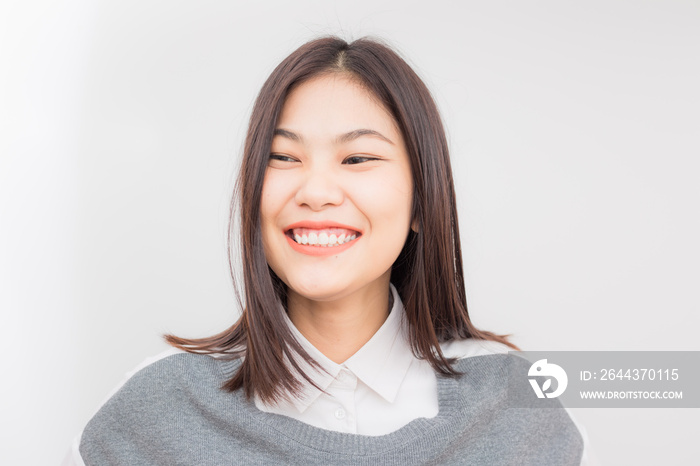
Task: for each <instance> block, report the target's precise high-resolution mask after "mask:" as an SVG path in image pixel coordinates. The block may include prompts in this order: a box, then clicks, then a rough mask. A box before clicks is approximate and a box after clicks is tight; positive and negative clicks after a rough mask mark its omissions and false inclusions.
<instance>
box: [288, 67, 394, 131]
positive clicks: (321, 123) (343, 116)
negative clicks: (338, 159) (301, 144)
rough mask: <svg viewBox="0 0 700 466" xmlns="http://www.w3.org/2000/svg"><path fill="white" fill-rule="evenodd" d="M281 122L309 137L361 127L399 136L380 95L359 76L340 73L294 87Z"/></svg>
mask: <svg viewBox="0 0 700 466" xmlns="http://www.w3.org/2000/svg"><path fill="white" fill-rule="evenodd" d="M277 126H278V127H283V128H286V129H290V130H292V131H295V132H297V131H299V132H301V133H303V134H304V136H305V137H309V138H314V137H318V138H327V137H335V136H336V135H337V134H340V133H344V132H347V131H351V130H354V129H357V128H368V129H372V130H376V131H379V132H381V133H382V134H386V135H387V136H389V137H390V138H391V139H394V140H395V138H398V137H399V130H398V127H397V125H396V122H395V120H394V118H393V116H392V115H391V113H390V112H389V111H388V110H387V108H386V107H385V106H384V105H383V104H382V103H381V102H380V101H379V99H378V98H377V97H376V96H375V95H374V94H373V93H372V92H371V91H369V90H368V89H367V88H365V87H364V86H362V85H361V84H359V83H358V82H357V81H356V80H353V79H350V78H349V77H347V76H344V75H342V74H337V73H336V74H330V75H322V76H318V77H314V78H311V79H310V80H308V81H305V82H303V83H301V84H300V85H298V86H297V87H295V88H293V90H292V91H291V92H290V93H289V95H288V96H287V99H286V100H285V103H284V106H283V107H282V112H281V113H280V116H279V119H278V124H277Z"/></svg>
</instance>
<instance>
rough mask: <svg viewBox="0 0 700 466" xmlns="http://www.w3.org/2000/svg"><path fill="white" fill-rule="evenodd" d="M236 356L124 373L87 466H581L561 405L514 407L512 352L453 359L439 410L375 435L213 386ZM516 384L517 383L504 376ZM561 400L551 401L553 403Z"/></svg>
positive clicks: (95, 431)
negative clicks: (276, 409)
mask: <svg viewBox="0 0 700 466" xmlns="http://www.w3.org/2000/svg"><path fill="white" fill-rule="evenodd" d="M239 364H240V361H223V360H220V359H214V358H212V357H209V356H205V355H196V354H189V353H180V354H175V355H171V356H169V357H167V358H165V359H162V360H160V361H158V362H155V363H153V364H151V365H149V366H147V367H145V368H144V369H142V370H141V371H139V372H138V373H136V374H135V375H134V376H133V377H131V378H130V379H129V380H128V381H127V383H126V384H125V385H124V386H123V387H122V388H121V389H120V390H119V391H118V392H117V393H116V394H115V395H114V396H113V397H112V398H111V399H110V400H109V401H108V402H107V403H106V404H105V405H104V406H102V408H101V409H100V410H99V411H98V413H97V414H96V415H95V416H94V417H93V418H92V420H90V422H89V423H88V424H87V426H86V427H85V430H84V431H83V435H82V439H81V443H80V453H81V456H82V458H83V460H84V461H85V464H86V465H88V466H90V465H100V466H102V465H168V466H174V465H188V466H191V465H271V464H290V465H351V464H352V465H355V464H358V465H400V466H406V465H413V464H431V465H443V464H444V465H451V464H470V465H538V466H542V465H547V466H550V465H578V464H580V462H581V456H582V451H583V440H582V438H581V435H580V433H579V431H578V429H577V428H576V427H575V425H574V424H573V422H572V421H571V419H570V417H569V416H568V414H567V413H566V411H565V410H564V409H562V408H556V407H555V408H534V409H533V408H512V407H511V406H514V405H516V404H517V405H518V406H522V404H518V402H517V400H515V402H514V398H518V397H525V396H530V397H531V396H532V393H531V391H530V390H531V389H530V387H529V385H528V384H527V380H526V379H525V377H523V384H522V385H521V386H520V388H518V389H517V390H513V387H512V386H511V387H510V388H509V387H508V385H509V384H507V383H506V378H507V377H508V375H509V374H512V373H513V371H518V372H520V373H526V372H527V367H529V363H527V362H526V361H524V360H523V359H521V358H519V357H515V356H509V355H507V354H492V355H486V356H475V357H469V358H465V359H461V360H459V361H458V362H457V363H456V365H455V368H456V369H458V370H459V371H461V372H464V375H463V376H461V377H460V378H459V379H452V378H446V377H438V396H439V409H440V411H439V413H438V415H437V416H436V417H434V418H431V419H426V418H420V419H415V420H413V421H412V422H410V423H409V424H407V425H405V426H404V427H402V428H401V429H399V430H397V431H395V432H392V433H390V434H387V435H382V436H378V437H372V436H365V435H357V434H345V433H339V432H334V431H328V430H324V429H319V428H316V427H313V426H310V425H308V424H304V423H302V422H300V421H297V420H295V419H292V418H289V417H286V416H280V415H277V414H270V413H265V412H262V411H260V410H259V409H257V408H256V407H255V404H254V402H253V401H247V400H246V399H245V397H244V396H243V393H242V391H240V390H239V391H237V392H235V393H230V392H227V391H224V390H222V389H220V388H219V387H220V386H221V385H222V384H223V383H224V382H225V380H226V379H228V378H229V377H231V375H232V374H233V373H234V371H235V370H236V369H237V367H238V365H239ZM511 385H512V384H511ZM548 403H550V404H551V406H559V405H558V402H557V401H556V400H548Z"/></svg>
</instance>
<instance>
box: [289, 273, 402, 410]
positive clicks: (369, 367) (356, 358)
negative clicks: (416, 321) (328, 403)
mask: <svg viewBox="0 0 700 466" xmlns="http://www.w3.org/2000/svg"><path fill="white" fill-rule="evenodd" d="M390 289H391V293H392V296H393V297H394V304H393V305H392V307H391V311H390V312H389V316H388V317H387V319H386V320H385V321H384V323H383V324H382V326H381V327H380V328H379V330H377V332H376V333H375V334H374V335H373V336H372V338H370V340H369V341H368V342H367V343H365V344H364V346H362V348H360V349H359V350H358V351H357V352H356V353H355V354H353V355H352V356H351V357H350V358H349V359H347V360H346V361H345V362H344V363H342V364H337V363H335V362H333V361H331V360H330V359H328V358H327V357H326V356H325V355H324V354H323V353H321V352H320V351H319V350H318V349H316V347H315V346H313V345H312V344H311V343H310V342H309V340H307V339H306V337H304V335H302V334H301V332H299V330H298V329H297V328H296V326H295V325H294V324H293V323H292V321H291V320H290V319H289V316H288V315H287V313H286V312H284V310H282V315H283V316H284V319H285V322H287V325H288V326H289V329H290V330H291V332H292V335H293V336H294V337H295V338H296V339H297V341H298V342H299V344H300V345H301V347H302V348H304V350H305V351H306V352H307V353H308V354H309V356H311V357H312V358H313V359H314V360H315V361H316V362H318V363H319V365H320V366H321V368H322V369H325V371H327V373H326V372H324V371H323V370H318V369H316V368H314V366H312V365H311V364H310V363H308V362H306V361H304V360H302V359H301V358H298V357H297V363H298V364H299V367H300V368H301V369H302V370H303V371H304V372H305V373H306V374H307V375H308V376H309V378H311V380H313V381H314V383H315V384H316V385H318V387H319V388H320V389H321V390H326V389H327V388H328V386H329V385H330V384H331V383H332V382H333V380H335V378H336V377H337V376H338V374H339V373H340V371H341V370H342V369H343V367H346V368H347V369H348V370H350V371H351V372H352V373H354V374H355V375H356V376H357V377H358V378H359V379H360V380H362V382H363V383H364V384H365V385H367V386H368V387H369V388H371V389H372V390H374V391H375V392H376V393H377V394H379V395H380V396H381V397H382V398H384V399H385V400H386V401H388V402H390V403H393V401H394V399H395V398H396V394H397V393H398V391H399V388H400V387H401V382H402V381H403V379H404V377H405V376H406V372H407V371H408V368H409V366H410V365H411V362H412V361H413V359H414V358H413V352H412V350H411V347H410V344H409V343H408V332H407V331H406V319H405V315H404V314H405V311H404V307H403V303H402V302H401V298H400V297H399V293H398V292H397V291H396V288H395V287H394V285H393V284H390ZM288 362H289V361H288ZM290 368H291V367H290ZM291 370H292V373H293V374H295V375H296V376H297V378H298V379H299V380H300V382H301V383H302V390H301V392H300V397H298V398H297V397H289V399H288V400H284V401H280V403H283V404H289V405H291V406H293V407H295V408H296V409H297V410H298V411H299V412H300V413H303V412H304V411H305V410H306V409H307V408H308V407H309V406H310V405H311V404H312V403H313V402H314V401H315V400H316V399H317V398H318V397H319V396H320V395H321V393H322V391H321V390H318V389H317V388H316V387H314V386H313V385H311V384H309V383H308V382H307V381H306V380H305V379H303V378H302V377H301V376H299V375H298V374H297V373H296V371H294V369H291Z"/></svg>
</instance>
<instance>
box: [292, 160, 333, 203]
mask: <svg viewBox="0 0 700 466" xmlns="http://www.w3.org/2000/svg"><path fill="white" fill-rule="evenodd" d="M344 197H345V195H344V192H343V189H342V187H341V185H340V183H339V180H338V179H337V177H336V176H335V175H334V173H333V172H332V170H329V169H327V167H324V166H317V167H314V168H309V169H307V170H306V173H305V174H304V178H303V180H302V182H301V185H300V186H299V189H298V190H297V192H296V195H295V196H294V200H295V201H296V203H297V205H300V206H308V207H309V208H310V209H311V210H313V211H319V210H323V209H324V208H327V207H329V206H337V205H340V204H342V203H343V199H344Z"/></svg>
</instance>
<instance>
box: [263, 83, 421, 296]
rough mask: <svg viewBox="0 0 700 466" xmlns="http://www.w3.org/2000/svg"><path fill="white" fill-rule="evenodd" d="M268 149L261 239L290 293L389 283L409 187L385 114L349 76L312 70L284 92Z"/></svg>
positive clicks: (406, 219)
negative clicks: (308, 77)
mask: <svg viewBox="0 0 700 466" xmlns="http://www.w3.org/2000/svg"><path fill="white" fill-rule="evenodd" d="M270 153H271V155H270V159H269V164H268V167H267V171H266V173H265V181H264V183H263V190H262V201H261V206H260V210H261V214H262V235H263V244H264V248H265V255H266V257H267V262H268V264H269V265H270V267H271V268H272V270H274V272H275V273H276V274H277V276H278V277H280V279H282V281H284V282H285V283H286V284H287V285H288V287H289V293H290V294H292V293H296V294H298V295H300V296H302V297H304V298H307V299H310V300H313V301H333V300H336V299H341V298H345V297H348V296H351V295H352V294H353V293H357V292H360V293H367V292H369V293H373V292H378V291H379V290H381V288H382V287H388V284H389V277H390V273H391V266H392V264H393V263H394V261H395V260H396V258H397V257H398V255H399V253H400V252H401V249H402V248H403V245H404V242H405V241H406V237H407V235H408V230H409V228H410V226H411V203H412V193H413V181H412V177H411V169H410V165H409V159H408V154H407V152H406V147H405V144H404V141H403V139H402V137H401V133H400V131H399V130H398V128H397V127H396V124H395V122H394V120H393V118H392V116H391V115H390V114H389V112H388V111H387V110H386V109H385V108H384V107H383V106H382V105H380V104H379V103H378V102H377V101H375V100H374V99H373V96H372V94H370V93H369V91H367V90H365V89H363V88H362V87H360V86H359V85H357V84H355V83H354V82H353V81H351V80H349V79H348V78H347V77H345V76H342V75H338V74H335V75H330V76H321V77H316V78H313V79H311V80H309V81H306V82H304V83H303V84H301V85H299V86H298V87H297V88H295V89H294V90H293V91H292V92H291V93H290V94H289V95H288V96H287V100H286V101H285V104H284V106H283V108H282V112H281V114H280V118H279V121H278V124H277V126H276V130H275V136H274V139H273V142H272V148H271V151H270Z"/></svg>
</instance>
